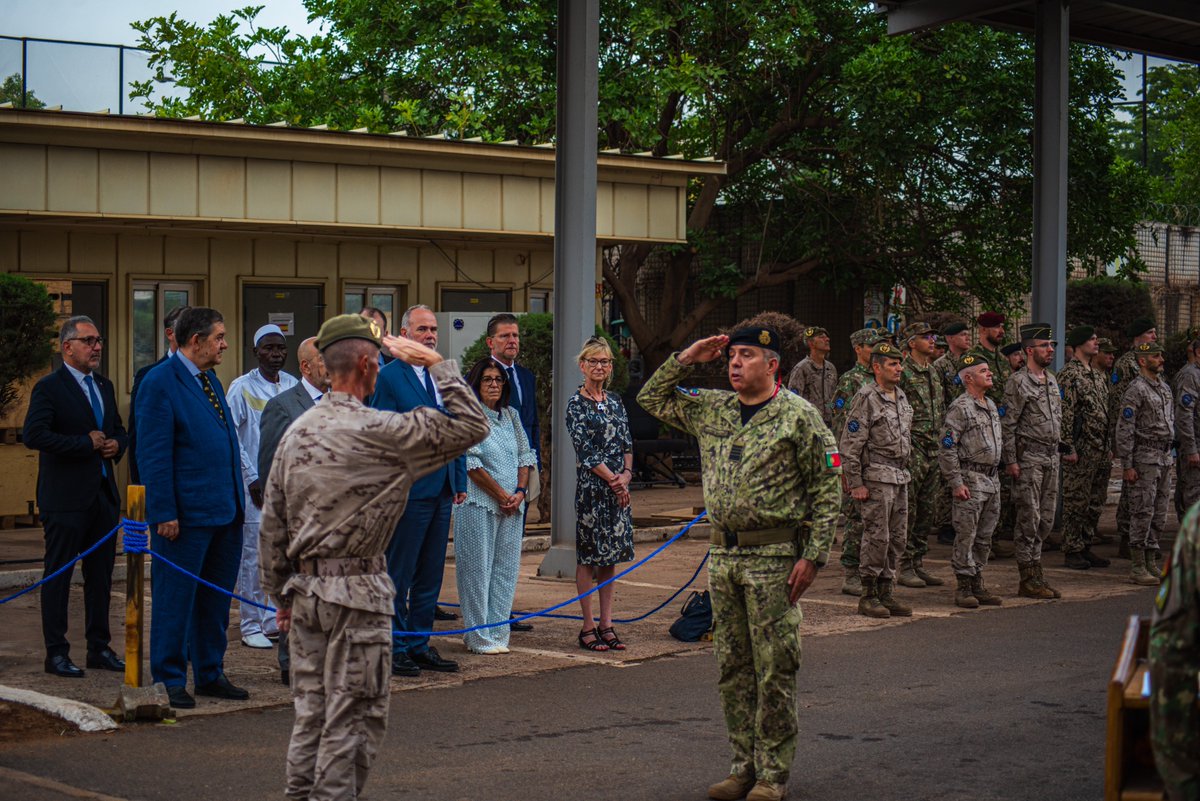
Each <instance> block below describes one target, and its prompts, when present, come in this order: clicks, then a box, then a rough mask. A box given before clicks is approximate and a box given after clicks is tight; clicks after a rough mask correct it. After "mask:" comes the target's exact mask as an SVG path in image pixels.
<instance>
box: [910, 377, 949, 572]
mask: <svg viewBox="0 0 1200 801" xmlns="http://www.w3.org/2000/svg"><path fill="white" fill-rule="evenodd" d="M900 388H901V389H903V390H904V396H905V398H907V400H908V402H909V404H910V405H911V406H912V410H913V419H912V456H911V457H910V459H909V462H908V469H909V473H910V474H911V476H912V479H911V480H910V481H909V484H908V543H907V545H905V548H904V558H905V559H910V560H913V561H916V562H917V563H920V561H921V557H923V556H924V555H925V554H926V553H928V552H929V535H930V534H931V533H932V534H934V535H936V534H937V511H938V510H937V503H938V500H937V499H938V497H939V496H940V495H941V493H942V491H943V489H944V487H943V485H942V481H941V473H940V472H939V470H938V434H939V432H940V431H941V427H942V417H943V416H944V415H945V412H946V407H945V406H944V405H943V403H942V401H943V397H944V395H943V387H942V380H941V376H940V375H939V374H938V372H937V371H936V370H935V369H934V367H933V365H932V364H930V365H928V366H926V367H921V366H920V365H919V364H917V362H916V361H915V360H914V359H912V358H911V357H910V358H908V359H905V360H904V372H903V373H902V374H901V377H900Z"/></svg>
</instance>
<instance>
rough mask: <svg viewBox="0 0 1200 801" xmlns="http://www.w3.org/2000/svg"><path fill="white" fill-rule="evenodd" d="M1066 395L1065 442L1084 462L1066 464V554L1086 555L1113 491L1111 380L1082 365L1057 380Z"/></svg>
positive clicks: (1075, 363)
mask: <svg viewBox="0 0 1200 801" xmlns="http://www.w3.org/2000/svg"><path fill="white" fill-rule="evenodd" d="M1058 385H1059V387H1061V389H1062V439H1063V442H1065V443H1066V444H1067V445H1068V446H1070V448H1071V450H1072V452H1073V453H1074V454H1075V455H1076V456H1078V457H1079V460H1078V461H1077V462H1075V464H1063V466H1062V470H1063V482H1062V485H1063V488H1062V491H1063V508H1062V520H1063V551H1064V552H1065V553H1081V552H1082V551H1083V549H1084V548H1085V547H1087V546H1089V545H1091V544H1092V540H1093V538H1094V537H1095V536H1096V527H1097V525H1098V524H1099V522H1100V513H1101V511H1103V507H1102V506H1101V505H1099V504H1098V503H1097V502H1096V499H1097V498H1099V497H1101V491H1102V489H1103V488H1105V487H1107V486H1108V475H1109V473H1110V472H1112V458H1111V451H1110V450H1109V439H1108V378H1107V377H1106V376H1105V374H1104V373H1102V372H1100V371H1099V370H1094V369H1092V368H1091V367H1089V366H1087V365H1086V364H1084V363H1083V362H1081V361H1079V360H1078V359H1072V360H1071V361H1070V362H1069V363H1068V364H1067V365H1066V366H1065V367H1063V369H1062V370H1061V371H1060V372H1059V374H1058Z"/></svg>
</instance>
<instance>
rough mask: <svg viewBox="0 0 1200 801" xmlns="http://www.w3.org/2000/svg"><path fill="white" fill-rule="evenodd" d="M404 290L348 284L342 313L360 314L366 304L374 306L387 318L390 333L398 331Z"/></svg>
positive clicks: (344, 292)
mask: <svg viewBox="0 0 1200 801" xmlns="http://www.w3.org/2000/svg"><path fill="white" fill-rule="evenodd" d="M403 302H404V290H403V289H399V288H397V287H390V286H362V285H360V284H347V285H346V288H345V290H344V291H343V293H342V313H343V314H358V313H359V312H360V311H362V310H363V307H365V306H374V307H375V308H377V309H379V310H380V311H381V312H383V316H384V317H385V318H386V319H387V328H388V333H392V334H394V333H396V329H397V327H398V326H399V325H400V320H399V319H398V315H399V313H400V312H403V311H404V308H403V306H402V304H403Z"/></svg>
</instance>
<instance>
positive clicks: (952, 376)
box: [933, 351, 966, 530]
mask: <svg viewBox="0 0 1200 801" xmlns="http://www.w3.org/2000/svg"><path fill="white" fill-rule="evenodd" d="M965 355H966V353H962V354H959V355H958V356H955V355H954V354H953V353H951V352H950V351H947V352H946V353H944V354H943V355H941V356H939V357H938V358H937V359H935V360H934V362H933V369H934V370H935V371H936V372H937V374H938V377H939V378H940V379H941V381H942V408H943V409H946V410H949V409H950V404H951V403H953V402H954V400H955V399H956V398H958V397H959V396H960V395H962V394H963V393H964V392H965V391H966V390H965V389H964V388H963V385H962V379H960V378H959V377H958V360H959V359H961V358H962V357H963V356H965ZM940 483H941V487H942V490H941V492H939V493H938V496H937V500H936V501H935V502H934V519H935V520H936V525H937V528H938V529H939V530H943V529H945V528H946V527H947V526H952V525H953V521H952V520H951V509H953V507H954V503H953V499H952V498H951V497H950V487H948V486H946V482H945V481H942V482H940Z"/></svg>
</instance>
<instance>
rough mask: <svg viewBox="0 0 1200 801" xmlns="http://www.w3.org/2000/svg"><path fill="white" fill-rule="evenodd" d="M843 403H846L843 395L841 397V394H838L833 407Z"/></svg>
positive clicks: (840, 405)
mask: <svg viewBox="0 0 1200 801" xmlns="http://www.w3.org/2000/svg"><path fill="white" fill-rule="evenodd" d="M845 405H846V399H845V398H844V397H842V396H841V395H838V397H837V400H835V401H834V402H833V408H835V409H840V408H842V407H843V406H845Z"/></svg>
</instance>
